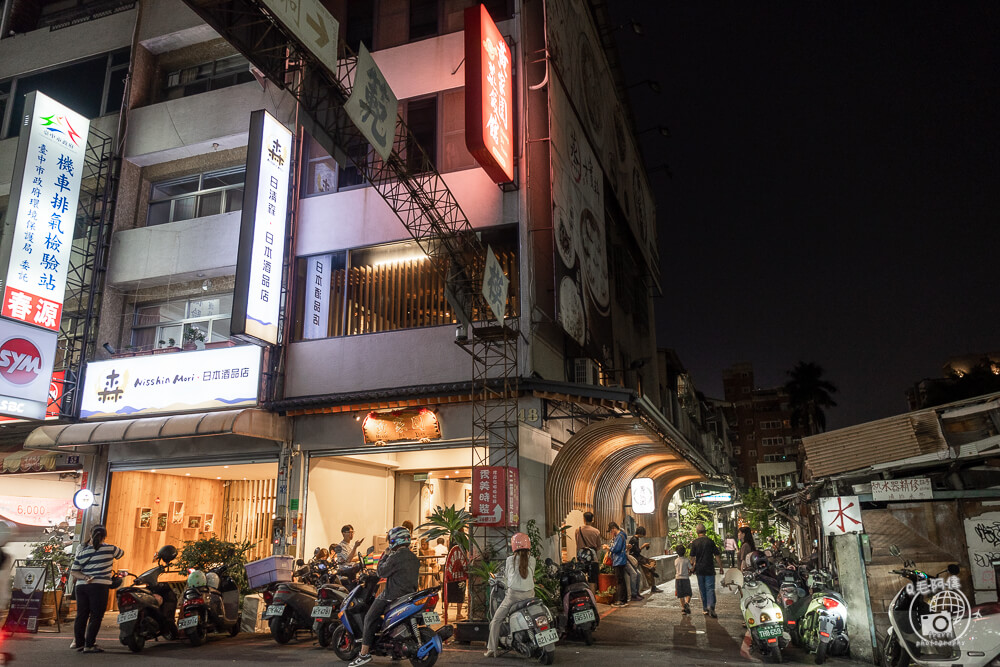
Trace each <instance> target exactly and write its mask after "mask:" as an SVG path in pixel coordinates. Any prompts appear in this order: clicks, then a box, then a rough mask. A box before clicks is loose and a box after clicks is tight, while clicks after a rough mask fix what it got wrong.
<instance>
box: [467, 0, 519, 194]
mask: <svg viewBox="0 0 1000 667" xmlns="http://www.w3.org/2000/svg"><path fill="white" fill-rule="evenodd" d="M511 72H512V67H511V59H510V47H509V46H508V45H507V42H506V41H505V40H504V38H503V35H501V34H500V30H499V29H498V28H497V24H496V23H494V22H493V19H492V18H490V15H489V12H487V11H486V8H485V7H483V6H482V5H479V6H477V7H469V8H468V9H466V10H465V145H466V146H467V147H468V148H469V152H470V153H472V156H473V157H474V158H476V161H477V162H479V164H480V166H482V168H483V169H484V170H485V171H486V173H487V174H489V176H490V178H492V179H493V182H495V183H508V182H510V181H513V180H514V122H513V116H512V110H513V102H514V98H513V92H512V88H511Z"/></svg>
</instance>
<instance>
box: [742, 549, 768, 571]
mask: <svg viewBox="0 0 1000 667" xmlns="http://www.w3.org/2000/svg"><path fill="white" fill-rule="evenodd" d="M745 566H746V568H747V569H748V570H750V571H751V572H753V573H755V574H760V573H761V572H763V571H764V570H766V569H767V567H768V562H767V556H766V555H765V554H764V552H763V551H751V552H750V553H748V554H747V560H746V563H745Z"/></svg>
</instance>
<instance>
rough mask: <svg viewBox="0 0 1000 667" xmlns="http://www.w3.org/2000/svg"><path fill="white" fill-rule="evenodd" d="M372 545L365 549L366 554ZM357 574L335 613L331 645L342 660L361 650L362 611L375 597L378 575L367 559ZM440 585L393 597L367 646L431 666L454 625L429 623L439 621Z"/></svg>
mask: <svg viewBox="0 0 1000 667" xmlns="http://www.w3.org/2000/svg"><path fill="white" fill-rule="evenodd" d="M371 552H372V549H369V554H370V553H371ZM363 564H364V565H365V566H366V569H365V571H364V573H363V574H362V575H361V577H360V579H361V583H359V584H358V585H357V586H355V587H354V590H352V591H351V592H350V594H349V595H348V596H347V598H346V599H345V600H344V602H343V603H342V604H341V606H340V611H339V613H338V614H337V617H338V618H339V619H340V626H339V627H337V628H336V629H335V630H334V631H333V637H332V640H331V645H332V646H333V650H334V652H335V653H336V654H337V657H338V658H340V659H341V660H344V661H350V660H353V659H354V658H356V657H357V656H358V653H360V652H361V635H362V633H363V632H364V626H365V614H367V613H368V609H369V607H371V604H372V602H373V601H374V600H375V590H376V588H377V587H378V582H379V577H378V574H376V573H375V570H373V569H371V568H370V567H367V566H369V565H371V563H370V562H368V561H367V559H366V560H365V561H364V562H363ZM440 590H441V588H440V586H435V587H433V588H426V589H424V590H422V591H417V592H416V593H410V594H409V595H404V596H403V597H401V598H399V599H397V600H393V602H392V604H391V605H390V606H389V607H388V608H387V609H386V610H385V614H384V615H383V621H382V627H381V628H379V629H378V631H377V632H376V633H375V643H374V644H373V645H372V647H371V651H372V654H373V655H388V656H392V657H393V659H398V660H402V659H403V658H406V659H408V660H409V661H410V664H411V665H413V667H431V665H433V664H434V663H435V662H437V659H438V656H439V655H441V651H443V650H444V641H445V640H447V639H448V638H449V637H451V635H452V633H453V632H454V629H453V628H452V626H450V625H445V626H443V627H442V628H441V629H440V630H438V631H437V632H434V631H433V630H431V629H430V628H429V627H427V626H429V625H433V624H435V623H440V622H441V617H440V616H439V615H438V614H437V613H436V612H435V611H434V607H436V606H437V603H438V599H439V596H438V592H439V591H440Z"/></svg>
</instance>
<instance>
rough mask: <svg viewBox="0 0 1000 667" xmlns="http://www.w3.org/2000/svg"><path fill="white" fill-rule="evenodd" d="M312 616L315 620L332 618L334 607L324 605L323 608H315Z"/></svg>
mask: <svg viewBox="0 0 1000 667" xmlns="http://www.w3.org/2000/svg"><path fill="white" fill-rule="evenodd" d="M312 616H313V618H330V617H331V616H333V606H332V605H324V606H322V607H321V606H319V605H317V606H315V607H313V611H312Z"/></svg>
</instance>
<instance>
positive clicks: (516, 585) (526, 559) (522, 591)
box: [483, 533, 535, 658]
mask: <svg viewBox="0 0 1000 667" xmlns="http://www.w3.org/2000/svg"><path fill="white" fill-rule="evenodd" d="M510 550H511V551H513V552H514V553H512V554H511V555H510V556H507V560H506V561H505V563H504V572H503V575H504V583H505V584H506V586H507V591H506V593H504V597H503V602H501V603H500V606H499V607H497V610H496V612H495V613H494V614H493V618H492V620H490V637H489V641H487V642H486V653H484V654H483V655H485V656H486V657H487V658H495V657H497V644H498V643H499V641H500V626H501V625H503V622H504V621H505V620H507V614H509V613H510V608H511V607H512V606H513V605H514V603H516V602H520V601H522V600H528V599H530V598H533V597H535V557H534V556H532V555H531V539H530V538H529V537H528V536H527V535H525V534H524V533H514V536H513V537H511V538H510Z"/></svg>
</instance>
